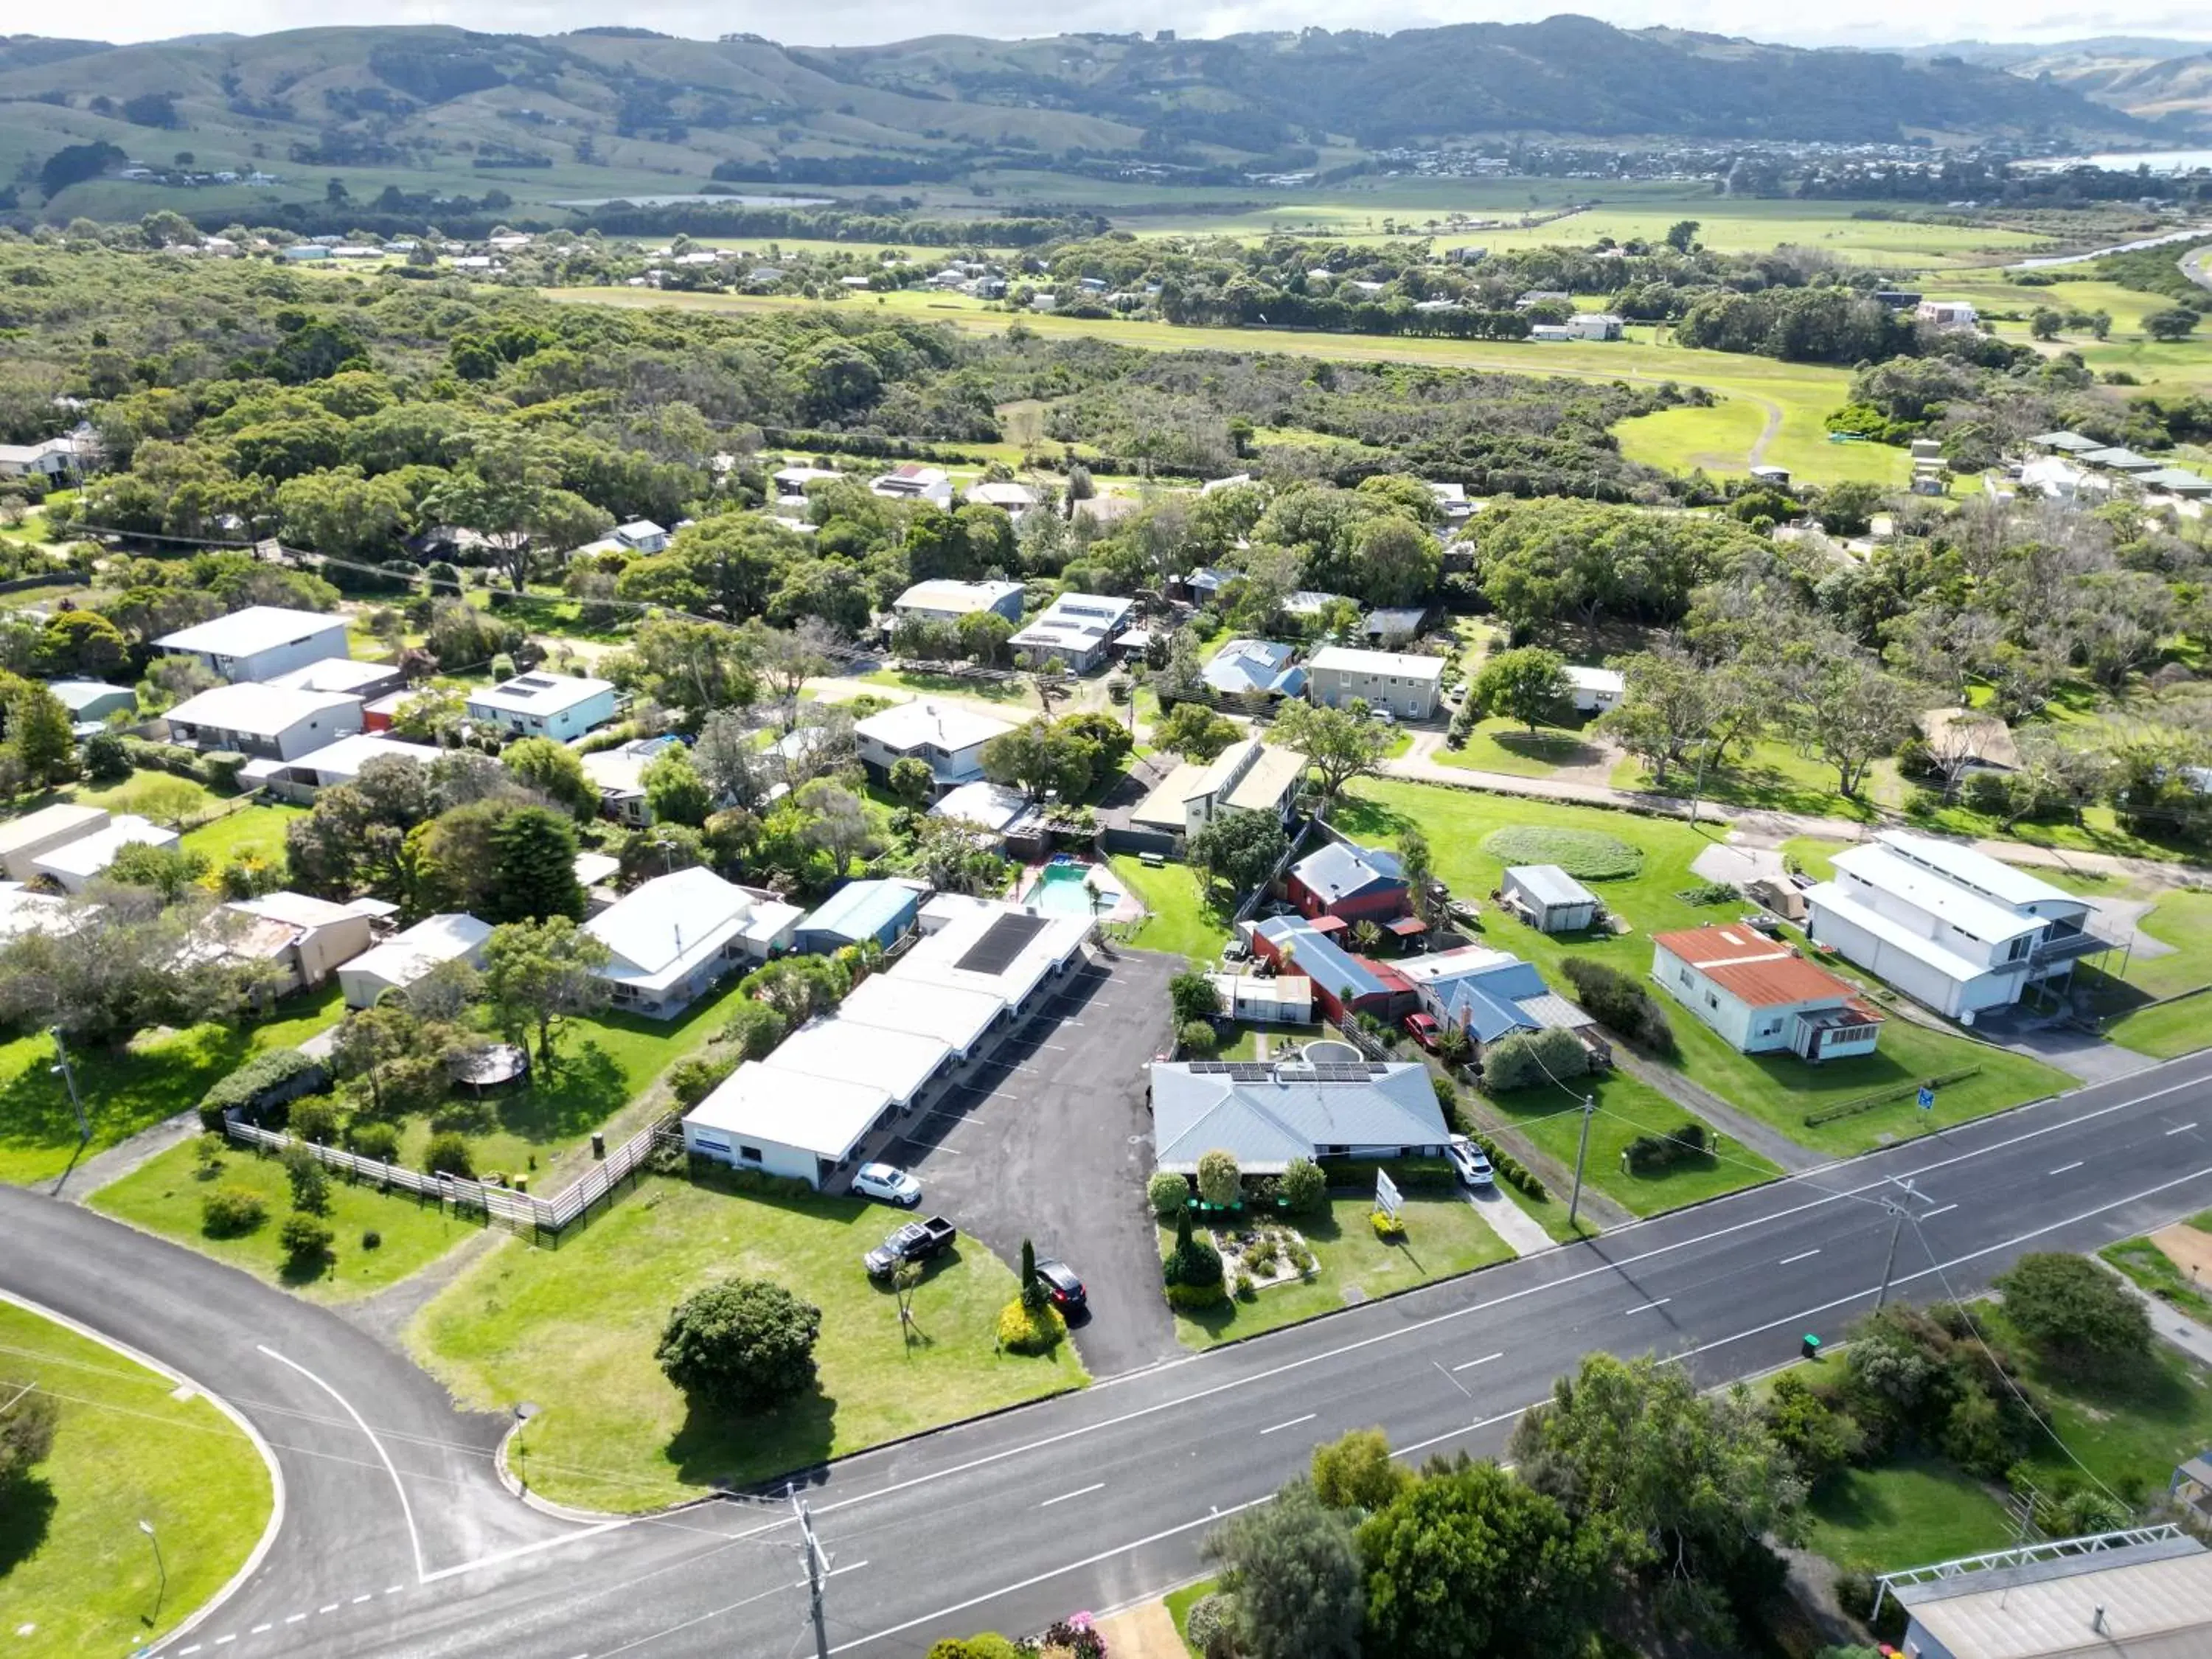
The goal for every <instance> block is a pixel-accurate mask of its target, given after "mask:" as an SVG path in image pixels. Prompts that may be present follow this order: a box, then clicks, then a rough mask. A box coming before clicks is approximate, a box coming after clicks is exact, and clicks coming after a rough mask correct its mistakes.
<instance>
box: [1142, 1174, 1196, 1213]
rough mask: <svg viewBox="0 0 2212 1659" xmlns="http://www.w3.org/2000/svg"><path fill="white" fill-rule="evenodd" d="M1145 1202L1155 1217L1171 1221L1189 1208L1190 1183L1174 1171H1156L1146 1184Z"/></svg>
mask: <svg viewBox="0 0 2212 1659" xmlns="http://www.w3.org/2000/svg"><path fill="white" fill-rule="evenodd" d="M1145 1200H1146V1202H1147V1203H1149V1204H1150V1205H1151V1206H1152V1213H1153V1214H1154V1215H1156V1216H1158V1217H1159V1218H1160V1219H1161V1220H1163V1221H1166V1220H1169V1219H1170V1218H1173V1217H1175V1216H1176V1215H1178V1214H1180V1213H1182V1211H1184V1210H1185V1209H1188V1207H1189V1206H1190V1182H1189V1181H1188V1180H1187V1179H1186V1178H1185V1177H1183V1176H1179V1175H1177V1174H1176V1172H1175V1171H1174V1170H1155V1171H1154V1172H1153V1174H1152V1179H1151V1180H1150V1181H1148V1182H1146V1183H1145Z"/></svg>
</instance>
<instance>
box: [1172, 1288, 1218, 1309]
mask: <svg viewBox="0 0 2212 1659" xmlns="http://www.w3.org/2000/svg"><path fill="white" fill-rule="evenodd" d="M1227 1300H1229V1292H1228V1291H1225V1290H1224V1289H1223V1288H1222V1287H1221V1285H1219V1284H1218V1282H1217V1283H1215V1284H1212V1285H1169V1286H1168V1306H1170V1308H1177V1309H1181V1310H1183V1311H1185V1312H1190V1311H1193V1310H1196V1309H1200V1308H1218V1307H1219V1306H1220V1305H1221V1304H1223V1303H1225V1302H1226V1301H1227Z"/></svg>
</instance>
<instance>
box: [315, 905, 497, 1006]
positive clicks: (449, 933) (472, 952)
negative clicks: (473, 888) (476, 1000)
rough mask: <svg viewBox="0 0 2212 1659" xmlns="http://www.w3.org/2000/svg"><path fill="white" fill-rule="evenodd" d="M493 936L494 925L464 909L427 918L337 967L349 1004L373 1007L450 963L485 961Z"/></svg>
mask: <svg viewBox="0 0 2212 1659" xmlns="http://www.w3.org/2000/svg"><path fill="white" fill-rule="evenodd" d="M490 937H491V924H490V923H489V922H488V921H478V920H477V918H476V917H474V916H472V915H468V914H467V913H466V912H465V911H458V910H449V911H447V912H445V913H444V914H442V915H435V916H426V917H424V918H423V919H422V921H418V922H416V924H415V925H414V926H413V927H410V928H408V929H407V930H406V931H405V932H404V933H394V934H393V935H392V937H391V938H390V939H386V940H385V941H384V943H383V944H381V945H377V946H375V947H374V948H373V949H371V950H368V951H364V952H362V954H361V955H360V956H357V957H355V958H354V959H353V960H352V961H351V962H349V963H344V964H343V965H342V966H341V967H340V968H339V969H338V986H339V988H340V989H341V990H342V991H343V992H344V994H345V1005H346V1006H347V1007H349V1008H368V1007H372V1006H374V1005H375V1002H376V1000H377V999H378V998H379V997H380V996H382V995H383V994H385V993H386V991H404V990H405V989H406V988H407V987H409V986H410V985H412V984H414V983H415V981H416V980H419V979H422V978H423V977H424V976H426V975H428V974H430V973H431V972H433V971H434V970H435V969H438V968H441V967H442V966H444V965H445V964H446V963H449V962H455V961H465V962H467V963H469V964H470V965H471V966H472V967H473V966H478V965H481V964H482V963H483V946H484V941H485V940H486V939H489V938H490Z"/></svg>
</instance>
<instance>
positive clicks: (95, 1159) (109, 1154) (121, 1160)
mask: <svg viewBox="0 0 2212 1659" xmlns="http://www.w3.org/2000/svg"><path fill="white" fill-rule="evenodd" d="M199 1132H200V1115H199V1114H198V1113H197V1112H179V1113H178V1114H177V1115H176V1116H174V1117H172V1118H164V1119H163V1120H162V1121H161V1122H159V1123H156V1124H155V1125H153V1126H152V1127H149V1128H144V1129H141V1130H140V1131H139V1132H138V1133H137V1134H135V1135H132V1136H131V1138H130V1139H128V1140H118V1142H116V1143H115V1145H114V1146H110V1147H109V1148H108V1149H107V1150H106V1152H95V1153H94V1154H93V1155H92V1156H91V1157H90V1158H87V1159H85V1160H84V1162H83V1163H82V1164H77V1165H76V1166H75V1167H74V1168H72V1169H70V1170H68V1171H66V1172H65V1173H64V1175H63V1176H61V1178H60V1179H59V1180H58V1181H56V1182H54V1184H53V1185H52V1187H51V1188H48V1189H47V1191H48V1194H49V1195H50V1196H52V1197H55V1198H64V1199H67V1200H69V1201H70V1203H72V1204H82V1203H83V1202H84V1200H86V1199H88V1198H90V1197H91V1196H92V1195H93V1194H94V1193H96V1192H98V1191H99V1190H100V1188H102V1187H106V1186H109V1185H112V1183H114V1182H118V1181H120V1180H122V1179H123V1177H124V1176H127V1175H129V1174H130V1173H131V1171H132V1170H136V1169H137V1168H138V1167H139V1166H140V1165H141V1164H146V1163H149V1162H150V1161H151V1160H152V1159H154V1158H159V1157H160V1156H161V1154H162V1153H163V1152H167V1151H168V1150H169V1148H170V1147H172V1146H178V1145H179V1144H180V1143H182V1142H184V1141H187V1140H190V1139H191V1138H192V1137H193V1136H194V1135H196V1134H197V1133H199Z"/></svg>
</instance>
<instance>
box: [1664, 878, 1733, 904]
mask: <svg viewBox="0 0 2212 1659" xmlns="http://www.w3.org/2000/svg"><path fill="white" fill-rule="evenodd" d="M1674 896H1675V897H1676V898H1678V899H1680V900H1681V901H1682V902H1683V903H1685V904H1730V903H1733V902H1735V899H1736V898H1737V896H1738V895H1737V893H1736V890H1735V883H1734V882H1729V881H1701V882H1699V883H1698V884H1697V885H1696V886H1694V887H1686V888H1684V889H1683V890H1681V891H1680V892H1679V893H1677V894H1675V895H1674Z"/></svg>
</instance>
